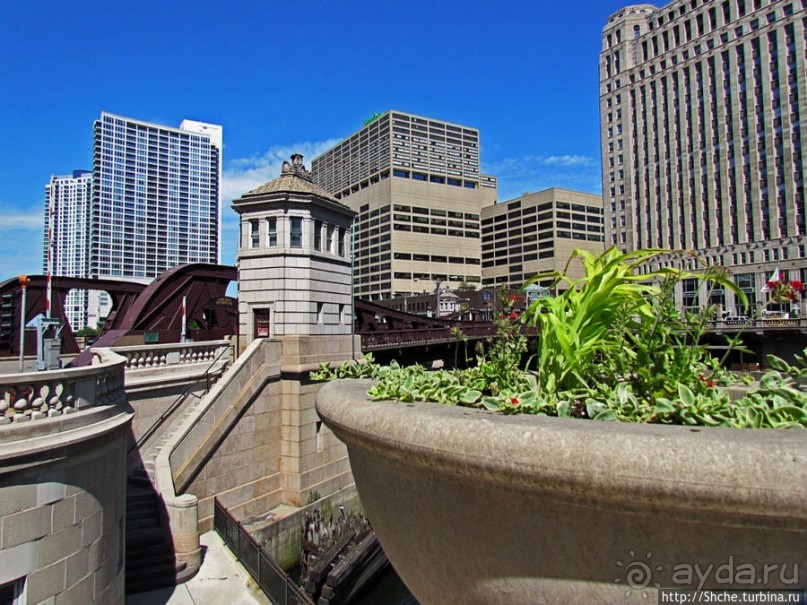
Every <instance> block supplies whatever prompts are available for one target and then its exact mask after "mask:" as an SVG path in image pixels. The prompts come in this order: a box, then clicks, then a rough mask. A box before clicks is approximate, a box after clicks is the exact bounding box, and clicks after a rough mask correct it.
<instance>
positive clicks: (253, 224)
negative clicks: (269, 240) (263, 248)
mask: <svg viewBox="0 0 807 605" xmlns="http://www.w3.org/2000/svg"><path fill="white" fill-rule="evenodd" d="M260 241H261V224H260V222H259V221H249V247H250V248H257V247H258V246H260Z"/></svg>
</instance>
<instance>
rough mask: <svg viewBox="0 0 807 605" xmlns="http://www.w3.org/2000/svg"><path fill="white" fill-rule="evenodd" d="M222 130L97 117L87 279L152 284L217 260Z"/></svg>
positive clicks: (203, 125) (195, 124)
mask: <svg viewBox="0 0 807 605" xmlns="http://www.w3.org/2000/svg"><path fill="white" fill-rule="evenodd" d="M221 149H222V127H221V126H218V125H215V124H206V123H204V122H195V121H191V120H184V121H183V122H182V123H181V124H180V126H179V128H169V127H166V126H160V125H158V124H151V123H149V122H143V121H140V120H134V119H132V118H125V117H122V116H117V115H113V114H109V113H102V114H101V117H100V119H98V120H97V121H96V122H95V140H94V157H93V207H92V215H91V217H90V225H91V227H90V263H89V264H90V266H89V276H90V277H112V278H119V277H126V278H135V279H139V280H143V281H150V280H151V279H152V278H154V277H156V276H157V275H159V274H160V273H162V272H163V271H165V270H167V269H170V268H172V267H174V266H176V265H179V264H184V263H198V262H201V263H218V262H219V256H220V240H221V230H220V218H221V201H220V179H221Z"/></svg>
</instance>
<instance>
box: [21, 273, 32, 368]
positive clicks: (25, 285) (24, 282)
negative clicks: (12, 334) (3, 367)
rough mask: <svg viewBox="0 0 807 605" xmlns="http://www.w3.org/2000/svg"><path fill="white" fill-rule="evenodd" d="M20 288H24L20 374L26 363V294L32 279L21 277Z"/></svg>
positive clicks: (25, 276)
mask: <svg viewBox="0 0 807 605" xmlns="http://www.w3.org/2000/svg"><path fill="white" fill-rule="evenodd" d="M19 279H20V286H22V297H21V298H22V300H21V301H20V372H22V371H23V364H24V363H25V360H24V357H25V292H26V290H27V288H28V284H29V283H30V281H31V279H30V278H29V277H28V276H27V275H20V278H19Z"/></svg>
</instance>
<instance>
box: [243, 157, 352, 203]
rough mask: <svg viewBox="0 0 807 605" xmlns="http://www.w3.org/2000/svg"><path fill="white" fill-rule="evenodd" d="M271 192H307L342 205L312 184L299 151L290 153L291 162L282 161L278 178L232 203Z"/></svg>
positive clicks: (312, 181)
mask: <svg viewBox="0 0 807 605" xmlns="http://www.w3.org/2000/svg"><path fill="white" fill-rule="evenodd" d="M273 193H304V194H305V193H307V194H311V195H313V196H316V197H318V198H321V199H324V200H327V201H329V202H335V203H337V204H339V205H344V204H342V202H340V201H339V200H337V199H336V198H335V197H334V196H333V195H331V194H330V193H328V192H327V191H326V190H325V189H323V188H322V187H320V186H319V185H316V184H314V180H313V178H312V176H311V173H310V172H309V171H308V170H307V169H306V167H305V166H304V165H303V156H302V154H300V153H294V154H292V156H291V162H289V161H288V160H287V161H284V162H283V167H282V168H281V171H280V176H279V177H278V178H276V179H273V180H271V181H269V182H267V183H264V184H263V185H261V186H260V187H256V188H255V189H252V190H251V191H247V192H246V193H245V194H243V195H242V196H241V198H240V199H239V200H234V203H235V202H239V201H242V200H243V201H248V200H249V199H250V198H254V197H264V196H266V195H268V194H273Z"/></svg>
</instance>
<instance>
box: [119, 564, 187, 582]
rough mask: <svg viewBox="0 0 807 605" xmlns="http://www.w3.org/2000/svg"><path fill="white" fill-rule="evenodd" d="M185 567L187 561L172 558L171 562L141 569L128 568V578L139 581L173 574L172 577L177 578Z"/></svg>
mask: <svg viewBox="0 0 807 605" xmlns="http://www.w3.org/2000/svg"><path fill="white" fill-rule="evenodd" d="M185 567H186V564H185V563H177V562H175V561H173V560H172V561H171V562H170V563H163V564H161V565H151V566H149V567H143V568H141V569H135V570H132V571H131V572H130V571H129V570H128V569H127V570H126V579H127V580H129V579H131V580H134V581H137V580H142V579H145V578H150V577H156V576H161V575H168V576H171V577H172V578H176V575H177V572H179V571H182V570H183V569H185Z"/></svg>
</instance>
